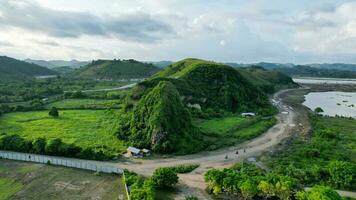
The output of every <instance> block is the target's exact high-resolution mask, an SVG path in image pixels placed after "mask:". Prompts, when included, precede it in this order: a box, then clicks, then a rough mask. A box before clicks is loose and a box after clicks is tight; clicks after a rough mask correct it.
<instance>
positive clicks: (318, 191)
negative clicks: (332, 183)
mask: <svg viewBox="0 0 356 200" xmlns="http://www.w3.org/2000/svg"><path fill="white" fill-rule="evenodd" d="M296 198H297V200H321V199H322V200H341V199H342V198H341V196H340V195H339V194H338V193H337V192H336V191H335V190H333V189H331V188H330V187H325V186H314V187H313V188H312V189H311V190H310V191H308V192H304V191H303V192H297V194H296Z"/></svg>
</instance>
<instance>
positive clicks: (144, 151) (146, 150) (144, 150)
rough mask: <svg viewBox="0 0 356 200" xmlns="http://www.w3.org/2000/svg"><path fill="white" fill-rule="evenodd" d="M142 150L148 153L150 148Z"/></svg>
mask: <svg viewBox="0 0 356 200" xmlns="http://www.w3.org/2000/svg"><path fill="white" fill-rule="evenodd" d="M142 151H143V153H148V152H150V150H148V149H142Z"/></svg>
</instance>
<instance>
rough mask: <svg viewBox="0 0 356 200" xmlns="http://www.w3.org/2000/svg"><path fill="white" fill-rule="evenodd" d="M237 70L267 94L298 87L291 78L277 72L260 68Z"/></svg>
mask: <svg viewBox="0 0 356 200" xmlns="http://www.w3.org/2000/svg"><path fill="white" fill-rule="evenodd" d="M236 70H238V71H239V72H240V73H241V75H242V76H243V77H245V78H246V79H247V80H248V81H249V82H251V83H252V84H253V85H254V86H256V87H258V88H260V89H261V90H263V91H264V92H266V93H273V92H276V91H277V90H279V89H285V88H290V87H296V86H297V84H296V83H295V82H294V81H293V79H292V78H291V77H289V76H288V75H286V74H284V73H282V72H280V71H277V70H266V69H264V68H262V67H258V66H252V67H246V68H237V69H236Z"/></svg>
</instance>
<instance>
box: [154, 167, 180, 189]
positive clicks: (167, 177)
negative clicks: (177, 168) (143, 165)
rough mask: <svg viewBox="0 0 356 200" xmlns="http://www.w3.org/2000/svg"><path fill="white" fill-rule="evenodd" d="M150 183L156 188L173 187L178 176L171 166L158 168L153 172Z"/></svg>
mask: <svg viewBox="0 0 356 200" xmlns="http://www.w3.org/2000/svg"><path fill="white" fill-rule="evenodd" d="M152 183H153V185H154V186H155V187H158V188H167V187H168V188H169V187H173V186H174V185H175V184H177V183H178V176H177V173H176V172H174V170H173V169H172V168H158V169H156V170H155V172H154V173H153V176H152Z"/></svg>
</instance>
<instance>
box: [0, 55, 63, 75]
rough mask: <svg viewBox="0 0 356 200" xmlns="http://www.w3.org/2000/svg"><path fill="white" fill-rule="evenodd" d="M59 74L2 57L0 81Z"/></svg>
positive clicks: (0, 57) (0, 60) (0, 59)
mask: <svg viewBox="0 0 356 200" xmlns="http://www.w3.org/2000/svg"><path fill="white" fill-rule="evenodd" d="M57 74H58V73H57V72H55V71H53V70H50V69H48V68H46V67H42V66H39V65H36V64H32V63H27V62H24V61H21V60H16V59H14V58H10V57H7V56H0V80H1V81H17V80H24V79H31V78H35V77H36V76H48V75H57Z"/></svg>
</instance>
